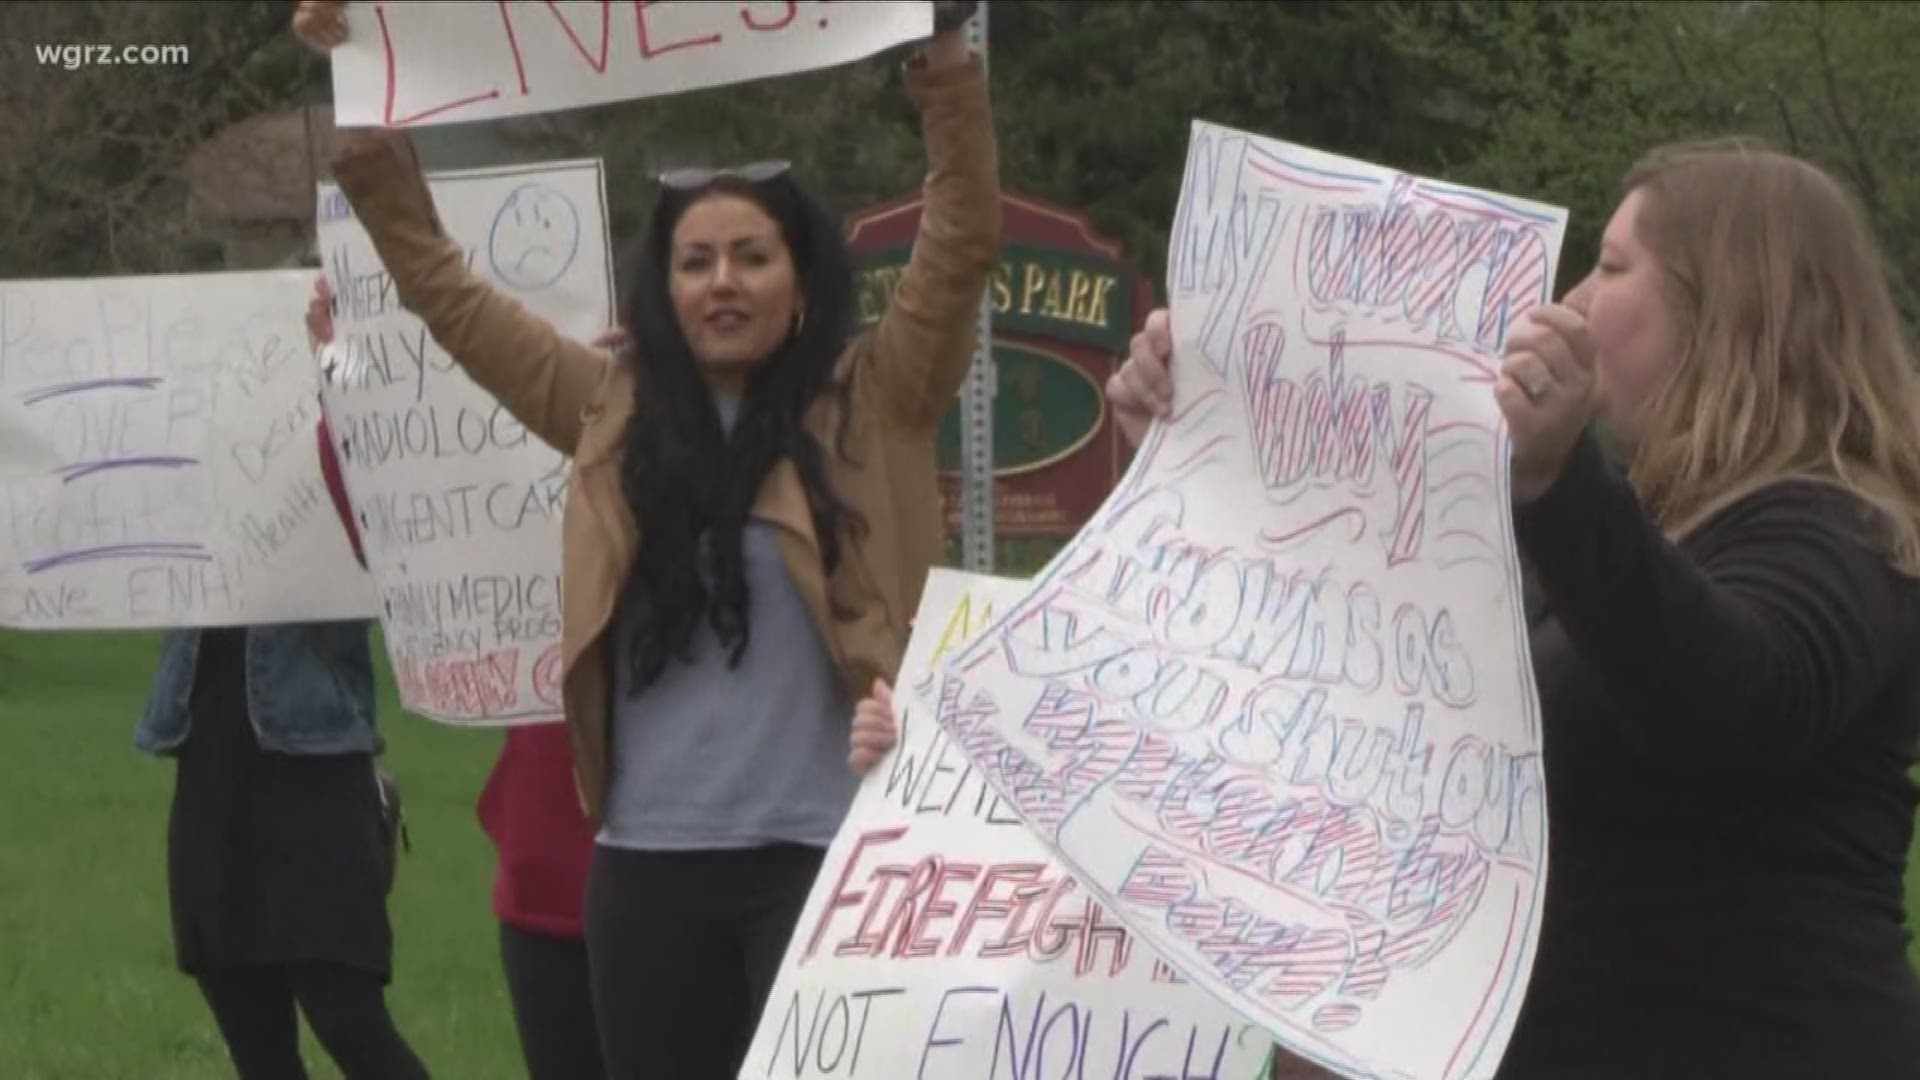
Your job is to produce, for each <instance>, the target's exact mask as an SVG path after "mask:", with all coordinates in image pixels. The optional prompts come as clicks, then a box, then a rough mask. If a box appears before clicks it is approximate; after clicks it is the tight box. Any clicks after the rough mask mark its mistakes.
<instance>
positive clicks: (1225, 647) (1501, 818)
mask: <svg viewBox="0 0 1920 1080" xmlns="http://www.w3.org/2000/svg"><path fill="white" fill-rule="evenodd" d="M1564 228H1565V214H1564V212H1562V211H1559V210H1555V209H1551V208H1547V207H1542V206H1537V205H1533V204H1529V203H1524V202H1521V201H1518V200H1515V199H1509V198H1504V197H1500V196H1496V195H1492V194H1489V193H1485V192H1479V191H1471V190H1465V189H1461V188H1458V187H1453V186H1449V185H1445V184H1439V183H1434V182H1432V181H1428V180H1423V179H1420V178H1416V177H1411V176H1404V175H1399V174H1396V173H1392V172H1389V171H1387V170H1384V169H1381V168H1377V167H1374V166H1371V165H1366V164H1363V163H1360V162H1356V161H1350V160H1346V159H1342V158H1336V157H1332V156H1329V155H1326V154H1321V153H1316V152H1314V151H1311V150H1307V149H1303V148H1300V147H1295V146H1290V145H1286V144H1283V143H1279V142H1275V141H1271V140H1267V139H1261V138H1258V137H1254V136H1248V135H1243V134H1240V133H1237V132H1234V131H1231V130H1227V129H1224V128H1220V127H1215V126H1213V125H1209V124H1205V123H1197V124H1196V125H1195V126H1194V128H1193V138H1192V143H1191V146H1190V148H1189V152H1188V159H1187V167H1186V177H1185V183H1184V186H1183V189H1182V192H1181V200H1180V207H1179V211H1178V214H1177V216H1176V218H1175V221H1174V226H1173V230H1172V236H1171V243H1170V245H1169V252H1170V253H1169V256H1168V278H1169V281H1168V289H1169V294H1170V296H1171V304H1172V319H1173V331H1174V337H1175V357H1174V373H1175V380H1174V381H1175V401H1174V409H1175V415H1174V418H1173V420H1172V421H1171V422H1169V423H1164V424H1160V425H1156V427H1155V429H1154V430H1153V432H1152V433H1151V435H1150V436H1149V437H1148V439H1147V441H1146V444H1145V445H1144V446H1143V447H1142V449H1141V453H1140V455H1139V457H1138V458H1137V460H1136V462H1135V464H1134V466H1133V467H1132V469H1130V470H1129V472H1128V474H1127V476H1126V477H1125V479H1124V480H1123V482H1122V484H1121V486H1120V487H1119V488H1118V489H1117V490H1116V491H1115V493H1114V494H1113V496H1112V497H1111V498H1110V499H1109V500H1108V502H1107V503H1106V504H1105V505H1104V506H1103V507H1102V509H1101V511H1100V512H1099V514H1098V515H1097V516H1096V517H1095V519H1094V520H1093V522H1092V523H1091V524H1090V525H1089V527H1088V528H1087V529H1085V530H1084V531H1083V532H1082V533H1081V534H1080V536H1079V537H1078V538H1076V539H1075V540H1074V541H1073V542H1072V543H1071V544H1070V545H1068V546H1067V547H1066V548H1065V549H1064V550H1063V551H1062V552H1061V553H1060V555H1059V556H1058V558H1056V559H1055V560H1054V561H1053V562H1052V563H1051V564H1050V565H1049V566H1048V567H1047V568H1046V570H1045V571H1044V572H1043V573H1042V574H1040V575H1039V576H1038V577H1037V578H1036V579H1035V580H1034V581H1033V583H1032V587H1031V589H1030V590H1029V591H1028V592H1027V593H1026V594H1025V595H1024V596H1022V597H1021V598H1019V599H1018V601H1017V602H1016V603H1013V604H1011V605H1010V606H1009V608H1008V610H1006V611H1005V612H1004V613H1003V615H1002V616H1001V617H1000V618H999V619H998V620H996V622H995V623H994V624H993V625H992V626H991V627H989V628H988V629H987V630H986V631H985V632H984V633H982V634H981V635H980V636H979V637H978V638H977V639H976V640H974V641H973V642H971V643H969V644H968V645H967V646H965V647H964V648H963V649H962V650H961V651H959V652H957V653H956V654H955V655H954V656H953V657H951V658H950V659H949V660H947V661H946V662H945V663H943V664H942V665H940V666H939V669H938V673H937V677H938V680H939V686H938V688H937V690H936V691H935V692H934V695H933V699H934V700H935V701H936V707H937V709H938V716H939V721H940V723H941V724H942V725H943V727H944V728H945V729H946V730H947V731H948V733H949V734H951V735H952V736H953V737H954V738H955V740H956V741H957V742H958V743H959V744H960V745H961V746H963V747H964V748H965V750H966V752H967V755H968V757H969V759H970V760H971V761H972V763H973V764H974V765H975V767H977V768H979V769H980V770H981V771H982V772H983V774H984V775H985V776H986V777H987V778H988V780H989V781H990V782H991V783H992V784H993V785H994V787H995V789H996V791H998V792H999V793H1000V794H1001V795H1002V796H1003V797H1005V798H1006V799H1007V801H1008V803H1009V804H1010V805H1011V806H1012V807H1013V808H1015V809H1016V810H1017V812H1018V813H1019V815H1020V816H1021V818H1022V819H1023V820H1025V821H1026V822H1027V823H1028V824H1029V825H1030V826H1031V827H1032V828H1033V829H1034V831H1035V832H1036V833H1037V834H1038V835H1039V836H1041V837H1042V838H1043V839H1044V840H1046V841H1047V842H1048V843H1049V844H1051V845H1053V846H1054V847H1055V848H1056V849H1057V850H1058V851H1059V852H1060V853H1061V855H1062V856H1063V858H1064V861H1065V862H1066V863H1067V864H1068V865H1070V866H1071V867H1072V868H1073V870H1074V872H1075V874H1076V875H1077V876H1078V877H1079V878H1080V880H1081V882H1082V884H1083V886H1084V887H1086V888H1087V890H1088V891H1089V892H1091V893H1092V894H1093V895H1094V896H1096V897H1098V898H1099V899H1100V901H1101V902H1102V903H1103V904H1105V905H1107V907H1108V908H1109V909H1110V910H1112V911H1113V912H1114V913H1115V914H1116V916H1117V917H1118V918H1119V919H1120V920H1121V921H1123V922H1124V923H1125V924H1126V925H1127V926H1128V927H1129V928H1130V929H1133V930H1135V931H1136V932H1138V933H1139V934H1140V935H1141V937H1142V938H1143V939H1144V940H1145V941H1146V942H1147V943H1149V944H1150V945H1152V946H1153V947H1154V948H1156V949H1157V950H1159V951H1160V953H1161V954H1162V955H1164V956H1165V957H1167V959H1168V960H1169V961H1170V962H1172V963H1173V964H1175V966H1176V967H1178V968H1179V969H1180V970H1181V971H1182V972H1183V973H1184V974H1187V975H1188V976H1190V977H1191V978H1193V979H1194V980H1195V982H1197V983H1199V984H1200V985H1203V986H1205V987H1207V988H1208V989H1210V990H1211V991H1213V992H1214V993H1215V994H1217V995H1218V996H1219V997H1220V998H1221V999H1222V1000H1223V1001H1226V1002H1228V1003H1230V1004H1232V1005H1233V1006H1234V1007H1236V1008H1237V1009H1238V1010H1240V1011H1241V1012H1243V1013H1244V1014H1245V1015H1246V1016H1248V1017H1251V1018H1254V1019H1257V1020H1259V1021H1260V1022H1261V1023H1262V1024H1264V1025H1265V1026H1266V1027H1267V1028H1268V1030H1270V1031H1272V1032H1273V1033H1274V1035H1275V1037H1276V1038H1277V1039H1278V1040H1279V1041H1280V1042H1281V1043H1282V1044H1283V1045H1285V1046H1287V1047H1289V1048H1290V1049H1293V1050H1294V1051H1296V1052H1297V1053H1299V1054H1300V1055H1301V1056H1303V1057H1305V1058H1308V1059H1310V1060H1313V1061H1316V1062H1318V1063H1320V1064H1323V1065H1326V1066H1328V1067H1330V1068H1334V1069H1337V1070H1340V1071H1342V1072H1344V1073H1346V1074H1347V1075H1350V1076H1356V1077H1358V1076H1366V1077H1407V1078H1416V1077H1417V1078H1421V1080H1438V1078H1447V1080H1454V1078H1462V1077H1485V1076H1489V1075H1491V1074H1492V1073H1493V1071H1494V1069H1495V1067H1496V1065H1497V1063H1498V1061H1499V1058H1500V1056H1501V1054H1502V1053H1503V1051H1504V1048H1505V1045H1506V1042H1507V1039H1508V1036H1509V1033H1510V1031H1511V1028H1512V1025H1513V1022H1514V1019H1515V1016H1516V1013H1517V1011H1518V1007H1519V1003H1520V999H1521V995H1522V992H1523V991H1524V988H1525V985H1526V981H1527V972H1528V969H1529V966H1530V961H1531V957H1532V953H1533V947H1534V941H1535V935H1536V932H1537V924H1538V919H1539V911H1540V897H1541V894H1542V890H1543V887H1544V884H1545V871H1546V862H1545V859H1546V844H1547V821H1546V810H1545V797H1544V789H1543V778H1542V769H1541V759H1540V738H1539V725H1538V717H1537V715H1536V712H1537V708H1538V703H1537V695H1536V693H1535V690H1534V687H1533V684H1532V675H1531V669H1530V666H1529V663H1528V658H1527V651H1526V637H1525V630H1524V624H1523V621H1522V615H1521V603H1520V580H1519V568H1518V561H1517V557H1516V555H1515V551H1514V545H1513V537H1512V529H1511V523H1510V520H1509V516H1508V512H1507V505H1508V501H1507V500H1508V494H1507V490H1506V482H1507V472H1506V466H1505V462H1506V445H1505V439H1506V437H1505V433H1504V429H1503V427H1502V424H1501V418H1500V414H1499V412H1498V409H1497V408H1496V406H1495V404H1494V401H1493V396H1492V392H1491V384H1492V381H1493V378H1494V372H1495V370H1496V368H1497V365H1498V361H1497V357H1498V353H1499V350H1500V348H1501V346H1502V342H1503V340H1504V337H1505V334H1506V331H1507V329H1508V327H1509V326H1511V325H1512V323H1513V321H1514V319H1515V318H1517V317H1518V316H1519V315H1520V314H1521V313H1522V312H1524V311H1525V310H1526V309H1527V308H1528V307H1529V306H1530V305H1533V304H1536V303H1538V302H1540V301H1542V300H1543V299H1545V298H1546V297H1547V296H1548V294H1549V289H1550V283H1551V282H1552V280H1553V274H1554V264H1555V261H1556V260H1557V257H1558V252H1559V248H1560V242H1561V237H1562V234H1563V231H1564Z"/></svg>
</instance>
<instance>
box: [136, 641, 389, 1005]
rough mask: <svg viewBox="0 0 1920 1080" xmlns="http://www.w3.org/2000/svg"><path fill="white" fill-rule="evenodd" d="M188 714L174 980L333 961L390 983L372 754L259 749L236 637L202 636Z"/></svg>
mask: <svg viewBox="0 0 1920 1080" xmlns="http://www.w3.org/2000/svg"><path fill="white" fill-rule="evenodd" d="M191 710H192V718H193V726H192V728H191V730H190V732H189V734H188V737H187V741H186V744H185V745H184V746H183V747H182V748H181V750H180V755H179V762H178V771H177V773H176V781H175V785H174V792H173V810H172V815H171V818H170V820H169V822H168V828H167V878H168V892H169V895H170V898H171V901H172V908H173V934H174V950H175V954H176V958H177V960H178V962H179V965H180V968H181V970H183V971H185V972H187V973H189V974H198V973H201V972H205V971H209V970H214V969H231V968H236V967H258V966H279V965H285V964H296V963H333V964H344V965H348V966H350V967H354V968H359V969H362V970H366V971H371V972H374V973H376V974H378V975H379V976H381V978H382V979H387V978H390V977H391V969H392V957H393V932H392V928H391V926H390V925H389V924H388V921H387V896H386V894H387V884H388V877H387V869H386V860H385V857H384V855H383V851H382V847H381V831H380V794H379V789H378V787H377V782H376V780H375V773H374V764H373V758H372V755H370V754H364V753H355V754H330V755H289V754H277V753H269V752H267V751H265V750H262V749H261V748H260V744H259V741H258V739H257V738H256V737H255V735H254V730H253V725H252V723H251V722H250V721H249V720H248V717H247V692H246V632H245V631H244V630H240V629H231V630H210V631H207V632H206V633H204V634H203V635H202V638H201V646H200V663H199V669H198V671H197V672H196V675H195V679H194V687H193V697H192V703H191Z"/></svg>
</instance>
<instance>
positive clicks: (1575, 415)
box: [1493, 304, 1599, 503]
mask: <svg viewBox="0 0 1920 1080" xmlns="http://www.w3.org/2000/svg"><path fill="white" fill-rule="evenodd" d="M1493 396H1494V400H1495V401H1498V402H1499V403H1500V411H1501V413H1502V414H1504V415H1505V416H1506V418H1507V428H1508V430H1509V431H1510V432H1511V433H1512V437H1513V498H1514V501H1515V502H1519V503H1527V502H1532V501H1533V500H1534V499H1537V498H1539V497H1540V496H1541V495H1544V494H1546V492H1547V490H1548V489H1549V488H1551V487H1552V486H1553V483H1554V481H1555V480H1557V479H1559V478H1560V470H1561V469H1562V468H1564V467H1565V466H1566V463H1567V456H1568V455H1569V454H1571V453H1572V452H1573V448H1574V445H1575V444H1576V443H1578V442H1579V441H1580V433H1581V432H1582V431H1584V430H1586V427H1587V425H1588V424H1589V423H1591V422H1592V420H1593V417H1594V413H1595V412H1596V411H1597V409H1598V408H1599V403H1598V400H1597V398H1596V396H1595V384H1594V378H1593V337H1592V336H1591V335H1590V334H1588V333H1587V320H1586V319H1585V318H1583V317H1582V316H1581V315H1580V313H1579V312H1576V311H1574V310H1572V309H1570V308H1566V307H1562V306H1561V305H1559V304H1543V305H1541V306H1539V307H1536V308H1534V309H1532V310H1531V311H1529V312H1527V314H1526V316H1525V317H1524V320H1523V321H1522V322H1521V324H1520V326H1519V327H1518V328H1516V329H1515V330H1514V331H1513V333H1512V334H1511V335H1510V336H1509V337H1508V338H1507V352H1506V359H1505V362H1504V363H1502V364H1501V366H1500V377H1499V378H1498V379H1497V380H1496V381H1495V382H1494V387H1493Z"/></svg>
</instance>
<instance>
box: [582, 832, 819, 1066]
mask: <svg viewBox="0 0 1920 1080" xmlns="http://www.w3.org/2000/svg"><path fill="white" fill-rule="evenodd" d="M825 854H826V853H825V852H824V851H822V850H821V849H819V848H813V847H804V846H801V845H798V844H780V845H775V846H771V847H762V848H752V849H748V850H743V851H659V852H653V851H623V850H620V849H617V848H609V847H604V846H601V847H596V848H595V849H594V856H593V871H592V873H591V874H589V875H588V878H587V951H588V955H589V957H590V958H591V962H592V968H593V1008H594V1013H595V1015H596V1017H597V1019H598V1021H599V1024H600V1045H601V1048H602V1052H603V1053H604V1055H605V1058H606V1063H607V1076H608V1080H734V1078H735V1077H736V1076H738V1075H739V1070H740V1064H741V1062H742V1061H744V1060H745V1058H746V1054H747V1046H748V1044H749V1043H750V1042H752V1040H753V1032H754V1028H755V1026H756V1025H757V1024H758V1023H759V1021H760V1010H761V1008H762V1007H764V1006H765V1004H766V1001H767V995H768V994H769V993H771V992H772V990H773V982H774V978H775V977H776V976H777V975H778V974H779V971H780V962H781V960H783V959H784V958H785V957H786V950H787V940H788V939H789V938H790V937H792V936H793V930H794V924H795V923H796V922H797V921H798V920H799V918H800V909H801V908H802V907H804V906H805V905H806V902H807V893H808V892H809V891H810V890H811V889H812V887H813V879H814V876H815V875H816V874H818V873H819V871H820V863H821V860H822V858H823V857H824V856H825Z"/></svg>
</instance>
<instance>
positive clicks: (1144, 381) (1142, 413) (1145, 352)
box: [1107, 308, 1173, 446]
mask: <svg viewBox="0 0 1920 1080" xmlns="http://www.w3.org/2000/svg"><path fill="white" fill-rule="evenodd" d="M1172 358H1173V330H1172V328H1171V319H1170V317H1169V316H1168V314H1167V309H1165V308H1161V309H1160V310H1159V311H1156V312H1154V313H1153V314H1151V315H1148V316H1147V322H1146V325H1145V326H1143V327H1141V329H1140V332H1139V333H1137V334H1135V335H1133V344H1132V347H1131V348H1129V349H1128V350H1127V362H1126V363H1124V364H1122V365H1120V370H1119V371H1116V372H1114V373H1113V378H1111V379H1108V380H1107V400H1108V401H1109V402H1111V403H1112V404H1113V415H1114V422H1115V423H1117V424H1119V425H1120V434H1121V435H1123V436H1125V437H1126V440H1127V444H1128V445H1130V446H1139V445H1140V443H1141V440H1143V439H1145V438H1146V437H1147V425H1148V424H1150V423H1152V422H1153V421H1155V420H1161V419H1165V418H1166V417H1167V415H1168V414H1169V413H1170V412H1171V411H1172V409H1173V376H1172V373H1171V372H1170V371H1169V368H1168V364H1169V361H1170V360H1172Z"/></svg>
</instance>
